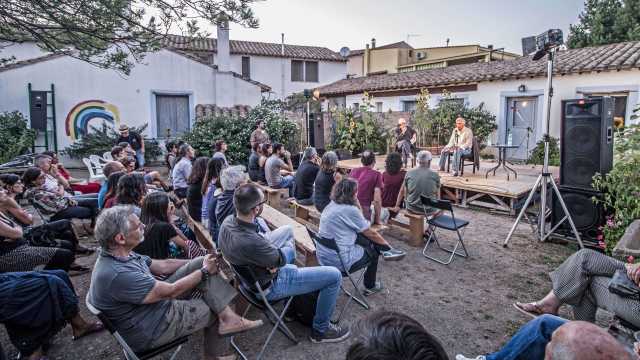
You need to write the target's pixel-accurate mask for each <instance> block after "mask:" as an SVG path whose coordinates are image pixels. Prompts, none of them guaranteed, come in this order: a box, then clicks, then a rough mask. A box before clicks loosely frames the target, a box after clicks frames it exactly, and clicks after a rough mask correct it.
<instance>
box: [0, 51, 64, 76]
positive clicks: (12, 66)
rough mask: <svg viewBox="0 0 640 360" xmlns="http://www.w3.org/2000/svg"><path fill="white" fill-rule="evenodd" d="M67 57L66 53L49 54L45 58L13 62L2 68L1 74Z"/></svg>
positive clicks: (0, 69) (0, 68)
mask: <svg viewBox="0 0 640 360" xmlns="http://www.w3.org/2000/svg"><path fill="white" fill-rule="evenodd" d="M66 55H67V54H64V53H60V54H48V55H44V56H39V57H35V58H31V59H27V60H22V61H16V62H12V63H9V64H7V65H5V66H0V72H3V71H9V70H13V69H18V68H21V67H24V66H27V65H33V64H37V63H41V62H44V61H49V60H53V59H57V58H60V57H63V56H66Z"/></svg>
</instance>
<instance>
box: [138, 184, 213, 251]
mask: <svg viewBox="0 0 640 360" xmlns="http://www.w3.org/2000/svg"><path fill="white" fill-rule="evenodd" d="M175 212H176V208H175V205H173V203H172V202H171V200H170V199H169V195H167V194H166V193H163V192H155V193H152V194H149V195H147V196H145V198H144V200H143V201H142V215H141V217H140V221H142V223H143V224H144V225H145V229H144V239H145V240H144V241H143V242H142V243H140V245H138V246H136V247H135V248H134V249H133V251H135V252H136V253H138V254H141V255H146V256H148V257H150V258H152V259H159V260H163V259H168V258H182V259H195V258H197V257H198V256H204V255H206V254H207V252H206V251H205V250H204V249H202V248H201V247H200V245H198V243H196V242H194V241H191V240H189V239H187V237H186V236H185V235H184V234H183V233H182V231H180V229H178V227H177V226H176V224H175V222H174V220H175V218H176V216H175Z"/></svg>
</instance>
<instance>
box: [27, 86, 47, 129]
mask: <svg viewBox="0 0 640 360" xmlns="http://www.w3.org/2000/svg"><path fill="white" fill-rule="evenodd" d="M29 97H30V103H31V109H30V115H29V117H30V119H31V128H32V129H36V130H42V131H47V92H46V91H31V93H30V94H29Z"/></svg>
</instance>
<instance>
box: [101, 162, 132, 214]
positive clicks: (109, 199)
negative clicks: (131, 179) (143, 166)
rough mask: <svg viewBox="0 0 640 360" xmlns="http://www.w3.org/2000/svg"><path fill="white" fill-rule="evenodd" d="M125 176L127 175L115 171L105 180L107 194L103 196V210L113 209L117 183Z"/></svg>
mask: <svg viewBox="0 0 640 360" xmlns="http://www.w3.org/2000/svg"><path fill="white" fill-rule="evenodd" d="M125 175H127V173H125V172H124V171H117V172H114V173H113V174H111V175H109V178H108V179H107V182H108V184H109V185H108V186H109V187H108V188H107V193H106V194H105V196H104V206H103V207H104V208H105V209H108V208H110V207H113V206H114V205H115V204H116V195H118V181H120V178H122V177H123V176H125Z"/></svg>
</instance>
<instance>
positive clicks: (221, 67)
mask: <svg viewBox="0 0 640 360" xmlns="http://www.w3.org/2000/svg"><path fill="white" fill-rule="evenodd" d="M217 22H218V44H217V46H216V47H217V52H218V71H222V72H227V71H231V49H230V46H229V18H228V17H227V15H226V14H224V13H223V14H221V15H220V16H219V17H218V21H217Z"/></svg>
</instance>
